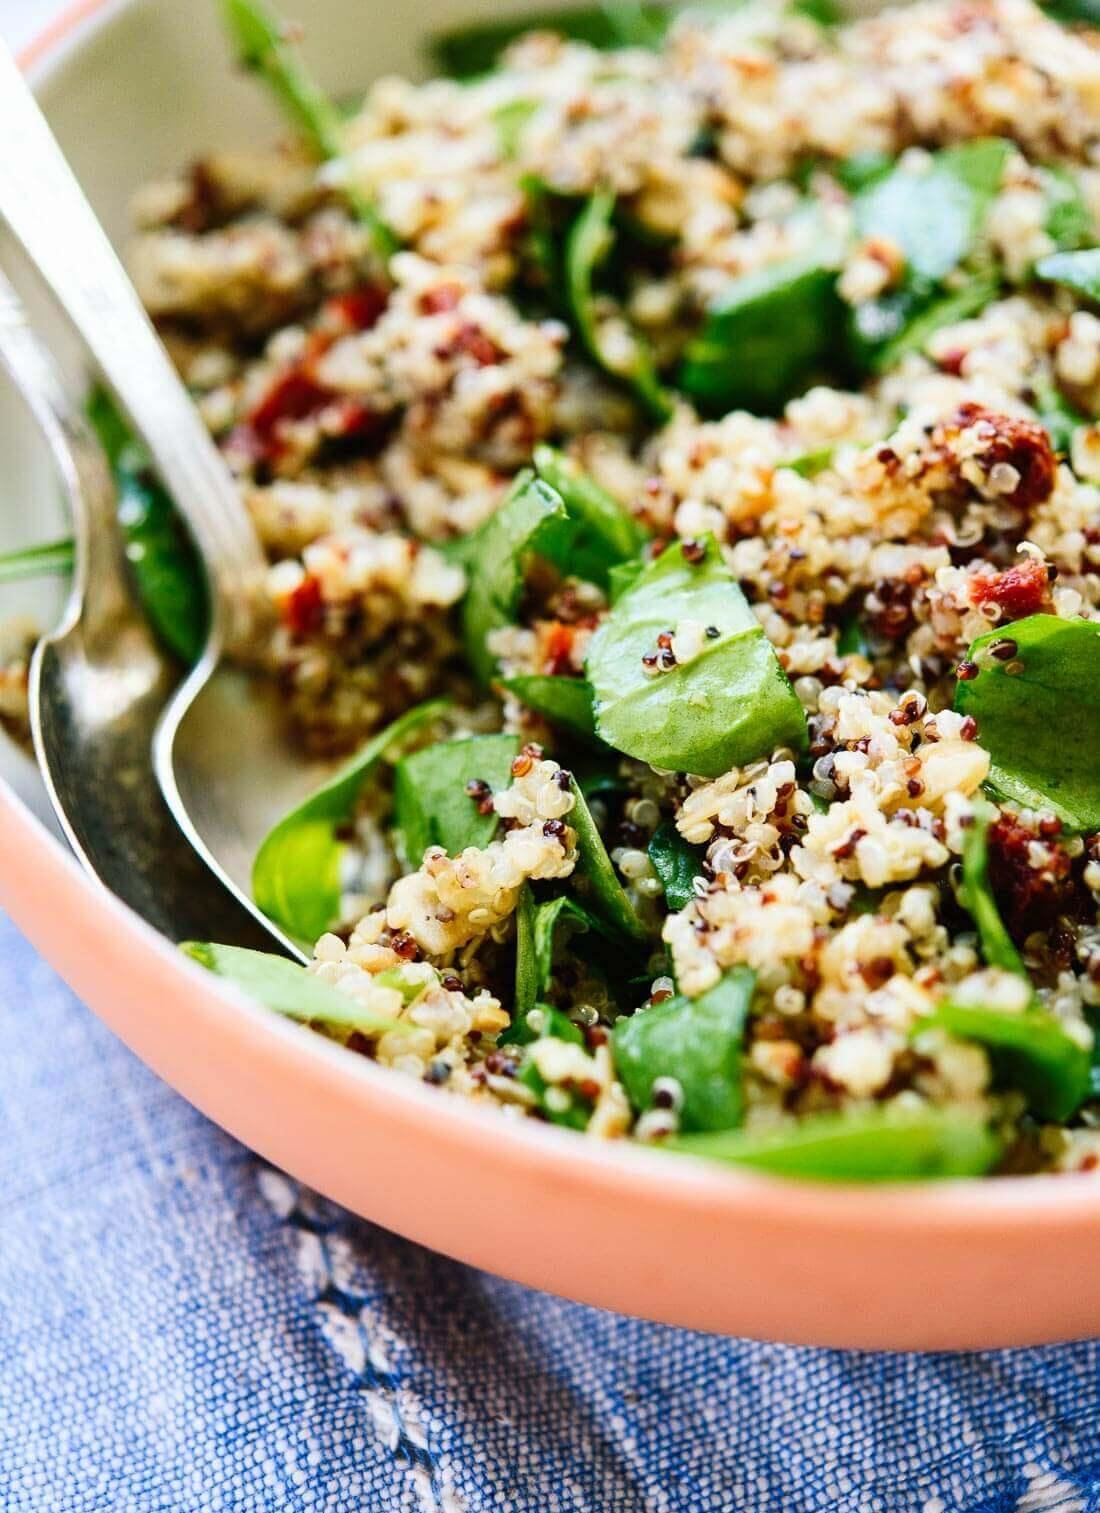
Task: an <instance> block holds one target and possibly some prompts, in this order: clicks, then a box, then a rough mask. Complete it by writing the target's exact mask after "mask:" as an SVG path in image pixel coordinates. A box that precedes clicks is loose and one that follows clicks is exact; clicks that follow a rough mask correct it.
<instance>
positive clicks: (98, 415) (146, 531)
mask: <svg viewBox="0 0 1100 1513" xmlns="http://www.w3.org/2000/svg"><path fill="white" fill-rule="evenodd" d="M88 419H89V421H90V422H91V426H92V429H93V430H94V431H95V433H96V435H97V436H98V438H99V441H100V445H101V446H102V447H103V450H104V452H105V453H106V455H107V460H108V462H109V463H110V465H111V471H112V473H113V475H114V480H115V489H116V491H117V494H118V525H119V530H120V531H121V533H122V541H123V551H124V553H125V557H126V562H127V566H128V568H129V571H130V574H131V576H132V577H133V580H134V586H135V587H136V589H137V593H138V598H139V599H140V600H141V603H142V608H143V609H144V610H145V613H146V615H147V617H148V620H149V624H150V625H151V626H152V628H153V631H154V633H155V634H156V636H157V637H158V639H159V640H160V641H161V642H163V644H164V645H165V646H166V647H167V648H168V650H169V651H170V652H172V653H173V654H174V655H175V656H177V657H179V659H180V661H181V662H185V663H187V664H188V665H189V666H190V665H191V664H192V663H194V662H197V661H198V659H199V656H200V654H201V652H202V648H203V645H204V643H205V641H206V631H207V626H208V624H209V620H210V609H209V599H208V596H207V588H206V579H205V576H204V573H203V569H202V564H201V562H200V560H199V557H198V555H197V553H196V551H195V548H194V545H193V543H192V541H191V538H190V536H189V535H188V534H187V531H186V529H185V528H184V525H183V522H182V520H181V519H180V517H179V515H178V514H177V512H176V507H175V505H174V504H173V503H172V500H171V497H170V496H169V495H168V494H167V493H166V492H165V490H164V489H163V488H162V487H161V485H160V483H159V482H158V480H157V477H156V475H155V473H154V472H153V468H152V463H151V461H150V458H149V454H148V453H147V452H146V450H145V448H144V447H143V446H142V445H141V443H140V442H138V441H137V440H136V439H135V437H134V436H133V434H132V432H131V431H130V428H129V425H128V424H127V422H126V421H125V419H124V418H123V416H122V415H121V413H120V412H119V410H118V409H117V407H116V406H115V404H114V401H113V400H112V399H111V398H110V396H109V395H108V394H107V392H106V391H105V390H103V389H97V390H95V391H94V393H93V394H92V397H91V399H90V400H89V403H88Z"/></svg>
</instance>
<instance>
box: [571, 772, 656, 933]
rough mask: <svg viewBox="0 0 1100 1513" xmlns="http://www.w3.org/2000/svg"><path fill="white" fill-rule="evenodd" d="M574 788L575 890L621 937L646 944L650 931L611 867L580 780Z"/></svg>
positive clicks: (574, 784)
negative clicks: (577, 890)
mask: <svg viewBox="0 0 1100 1513" xmlns="http://www.w3.org/2000/svg"><path fill="white" fill-rule="evenodd" d="M572 786H573V797H574V799H575V800H576V802H575V803H574V805H573V808H572V809H571V810H570V811H569V814H568V815H567V816H566V822H567V824H569V825H571V826H572V828H573V829H574V830H575V831H576V832H577V868H576V871H575V873H574V874H573V886H575V887H577V888H579V889H580V890H581V893H582V897H583V898H584V901H585V902H586V903H587V904H588V905H589V907H590V908H591V909H592V910H593V912H594V913H596V914H598V915H600V916H601V917H602V918H603V919H604V920H606V921H607V923H608V924H609V925H611V926H612V927H613V928H614V929H616V930H618V931H619V933H620V934H622V935H625V936H627V937H628V938H629V939H632V940H637V941H644V940H645V939H646V938H647V932H646V928H645V926H644V925H643V924H642V922H641V920H640V919H639V918H638V916H637V914H636V913H635V912H634V906H633V904H632V903H631V902H630V899H629V898H628V897H627V896H626V889H625V888H624V887H623V885H622V883H621V882H620V881H619V877H618V874H617V873H616V871H615V868H614V867H613V866H612V864H611V858H610V857H609V856H608V854H607V847H606V846H605V845H604V843H603V839H602V838H601V836H600V832H599V831H598V830H597V829H596V822H595V820H594V819H593V818H592V811H591V810H590V809H589V807H588V804H587V802H586V801H585V797H584V794H583V793H582V792H581V790H580V785H579V784H578V783H577V780H576V778H574V779H573V782H572Z"/></svg>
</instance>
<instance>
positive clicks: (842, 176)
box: [832, 147, 896, 194]
mask: <svg viewBox="0 0 1100 1513" xmlns="http://www.w3.org/2000/svg"><path fill="white" fill-rule="evenodd" d="M895 161H896V160H895V158H894V157H893V155H892V154H891V153H889V152H880V151H879V150H878V149H877V148H875V147H869V148H867V149H865V150H864V151H863V152H854V153H853V154H852V155H851V157H850V158H841V160H840V162H839V163H834V164H833V165H832V172H833V176H834V177H835V178H836V180H837V182H838V183H840V184H842V185H843V186H844V188H845V189H846V190H847V191H848V193H849V194H858V193H859V191H860V190H861V189H867V188H868V187H869V186H870V185H871V184H874V183H876V182H877V181H878V180H879V179H884V178H885V177H886V175H887V174H888V173H889V172H890V170H891V169H892V168H893V166H894V163H895Z"/></svg>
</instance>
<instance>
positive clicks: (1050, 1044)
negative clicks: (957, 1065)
mask: <svg viewBox="0 0 1100 1513" xmlns="http://www.w3.org/2000/svg"><path fill="white" fill-rule="evenodd" d="M931 1025H939V1026H941V1027H942V1028H943V1029H945V1030H947V1032H948V1033H949V1034H951V1035H955V1036H957V1037H958V1038H959V1039H960V1040H973V1041H976V1042H977V1043H978V1044H979V1045H982V1046H984V1047H985V1048H986V1049H987V1050H988V1052H989V1054H990V1059H991V1061H992V1062H993V1068H994V1072H995V1074H996V1077H997V1080H998V1083H999V1084H1000V1085H1001V1086H1002V1087H1009V1088H1019V1090H1020V1091H1021V1092H1022V1093H1024V1094H1025V1095H1026V1097H1027V1101H1028V1106H1029V1108H1030V1109H1031V1111H1032V1113H1034V1114H1035V1115H1036V1116H1037V1117H1038V1118H1040V1119H1056V1120H1063V1119H1068V1118H1069V1117H1070V1115H1071V1114H1073V1113H1075V1112H1076V1110H1077V1109H1078V1108H1079V1107H1080V1105H1081V1104H1082V1103H1083V1102H1084V1100H1085V1097H1086V1095H1087V1093H1088V1090H1089V1064H1090V1060H1091V1057H1090V1054H1089V1052H1088V1051H1087V1050H1086V1049H1085V1048H1084V1047H1083V1046H1080V1045H1078V1043H1077V1041H1076V1040H1074V1039H1073V1038H1072V1036H1070V1035H1069V1034H1068V1032H1067V1031H1066V1029H1065V1027H1064V1026H1063V1025H1062V1024H1061V1022H1060V1021H1059V1020H1057V1019H1056V1018H1055V1017H1054V1015H1053V1014H1048V1013H1047V1012H1046V1011H1045V1010H1043V1009H1041V1008H1037V1007H1033V1008H1030V1009H1025V1010H1024V1011H1023V1012H1022V1013H1006V1012H1005V1011H1004V1010H1001V1009H991V1008H986V1007H984V1006H982V1005H979V1004H962V1003H956V1002H954V1001H953V1000H950V999H949V1000H948V1001H947V1002H946V1003H941V1004H939V1005H938V1006H937V1008H936V1011H935V1013H934V1014H933V1015H932V1016H931V1017H930V1018H929V1019H925V1020H922V1021H921V1022H920V1024H918V1025H917V1027H916V1030H915V1032H914V1033H916V1034H919V1033H920V1032H921V1031H922V1030H924V1029H927V1028H928V1027H929V1026H931Z"/></svg>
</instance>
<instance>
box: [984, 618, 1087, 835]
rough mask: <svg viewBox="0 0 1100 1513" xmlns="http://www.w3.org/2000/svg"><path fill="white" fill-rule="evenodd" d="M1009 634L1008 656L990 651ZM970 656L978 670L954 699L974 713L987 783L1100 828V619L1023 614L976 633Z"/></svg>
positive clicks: (1071, 821) (1067, 821)
mask: <svg viewBox="0 0 1100 1513" xmlns="http://www.w3.org/2000/svg"><path fill="white" fill-rule="evenodd" d="M1006 640H1010V641H1013V642H1015V645H1016V651H1015V653H1014V655H1013V656H1012V657H1011V658H1010V659H1009V660H1007V661H1003V660H1000V659H999V658H998V657H995V656H992V655H991V654H990V653H991V648H992V647H994V646H995V645H997V643H1001V645H999V646H997V650H998V651H1000V652H1003V650H1004V645H1003V643H1004V642H1005V641H1006ZM967 660H968V661H970V662H974V663H976V664H977V667H978V675H977V677H975V678H973V679H972V680H971V681H970V682H960V683H959V684H958V685H957V687H956V691H955V708H956V709H957V710H959V712H960V713H961V714H968V715H973V717H974V718H975V719H976V720H977V722H978V740H979V742H980V743H981V745H982V746H984V747H985V749H986V751H988V752H989V754H990V757H991V758H992V765H991V767H990V771H989V781H988V785H987V786H988V787H989V788H990V789H991V790H992V792H994V793H995V794H996V795H997V796H998V797H1001V798H1006V799H1011V800H1012V801H1013V802H1015V803H1017V804H1023V805H1025V806H1026V807H1027V808H1029V809H1041V810H1049V811H1051V812H1053V813H1054V814H1056V815H1057V816H1058V818H1059V819H1060V820H1061V821H1062V823H1063V825H1065V826H1066V827H1067V829H1070V830H1076V831H1092V830H1096V829H1098V828H1100V768H1098V767H1097V760H1096V754H1097V752H1098V751H1100V625H1098V624H1096V623H1094V622H1092V621H1088V620H1062V619H1059V618H1058V617H1057V616H1056V615H1029V616H1028V617H1027V619H1025V620H1016V621H1013V622H1012V623H1011V624H1009V625H1006V626H1003V627H1002V628H1000V629H998V630H994V631H990V632H989V633H988V634H987V635H984V636H979V637H978V639H977V640H976V641H975V642H974V644H973V645H972V646H971V648H970V650H969V651H968V652H967Z"/></svg>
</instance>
